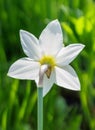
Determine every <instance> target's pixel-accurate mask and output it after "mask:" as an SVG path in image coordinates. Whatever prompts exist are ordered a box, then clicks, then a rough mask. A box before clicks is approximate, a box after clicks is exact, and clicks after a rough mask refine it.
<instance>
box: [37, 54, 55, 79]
mask: <svg viewBox="0 0 95 130" xmlns="http://www.w3.org/2000/svg"><path fill="white" fill-rule="evenodd" d="M39 62H40V64H41V65H44V64H46V65H48V69H47V71H46V72H45V74H46V75H47V77H48V78H50V75H51V71H52V70H53V68H54V66H55V65H56V62H55V59H54V57H52V56H43V57H42V58H41V59H40V61H39Z"/></svg>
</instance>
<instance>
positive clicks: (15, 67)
mask: <svg viewBox="0 0 95 130" xmlns="http://www.w3.org/2000/svg"><path fill="white" fill-rule="evenodd" d="M39 68H40V65H39V63H38V62H34V61H32V60H30V59H29V58H22V59H20V60H17V61H16V62H15V63H14V64H12V66H11V67H10V69H9V71H8V76H10V77H13V78H17V79H29V80H35V78H36V77H37V76H38V74H39Z"/></svg>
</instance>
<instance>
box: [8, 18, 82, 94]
mask: <svg viewBox="0 0 95 130" xmlns="http://www.w3.org/2000/svg"><path fill="white" fill-rule="evenodd" d="M20 39H21V45H22V48H23V51H24V53H25V54H26V56H27V57H25V58H21V59H19V60H17V61H16V62H15V63H14V64H13V65H12V66H11V67H10V69H9V72H8V75H9V76H10V77H13V78H17V79H28V80H35V81H36V83H37V87H43V96H45V95H46V94H47V93H48V91H49V90H50V89H51V87H52V85H53V84H54V83H55V84H57V85H59V86H61V87H64V88H68V89H71V90H80V82H79V79H78V76H77V74H76V72H75V70H74V69H73V68H72V67H71V65H69V64H70V63H71V62H72V61H73V60H74V59H75V58H76V56H77V55H78V54H79V53H80V52H81V51H82V49H83V48H84V45H83V44H71V45H68V46H66V47H65V46H64V44H63V35H62V30H61V26H60V24H59V22H58V20H54V21H52V22H50V23H49V24H48V25H47V26H46V28H45V29H44V30H43V31H42V33H41V35H40V37H39V39H37V38H36V37H35V36H34V35H33V34H30V33H29V32H27V31H24V30H20Z"/></svg>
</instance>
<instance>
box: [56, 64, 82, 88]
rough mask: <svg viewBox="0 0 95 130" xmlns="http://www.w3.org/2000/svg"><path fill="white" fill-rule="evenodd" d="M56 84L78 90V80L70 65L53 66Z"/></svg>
mask: <svg viewBox="0 0 95 130" xmlns="http://www.w3.org/2000/svg"><path fill="white" fill-rule="evenodd" d="M55 73H56V84H57V85H59V86H61V87H64V88H67V89H71V90H80V82H79V79H78V76H77V74H76V72H75V71H74V69H73V68H72V67H71V66H70V65H67V66H64V67H63V68H59V67H55Z"/></svg>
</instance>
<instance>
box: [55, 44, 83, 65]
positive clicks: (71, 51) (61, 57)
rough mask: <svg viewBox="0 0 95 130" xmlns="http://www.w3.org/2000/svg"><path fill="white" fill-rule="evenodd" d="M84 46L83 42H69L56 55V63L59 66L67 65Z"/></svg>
mask: <svg viewBox="0 0 95 130" xmlns="http://www.w3.org/2000/svg"><path fill="white" fill-rule="evenodd" d="M84 47H85V46H84V45H83V44H71V45H69V46H67V47H63V48H62V49H61V51H60V52H59V53H58V55H57V58H56V59H57V64H58V65H59V66H63V65H68V64H69V63H71V62H72V61H73V60H74V59H75V58H76V56H77V55H78V54H79V53H80V52H81V51H82V49H83V48H84Z"/></svg>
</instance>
